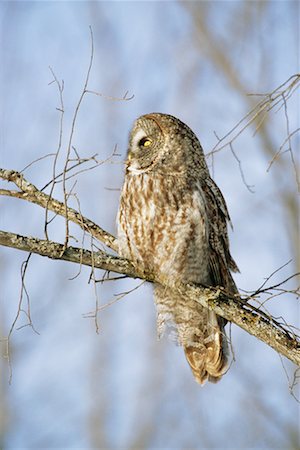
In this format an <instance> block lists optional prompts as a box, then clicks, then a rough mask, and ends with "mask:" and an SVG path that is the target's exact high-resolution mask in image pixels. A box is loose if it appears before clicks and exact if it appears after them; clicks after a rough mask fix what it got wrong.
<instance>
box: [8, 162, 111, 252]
mask: <svg viewBox="0 0 300 450" xmlns="http://www.w3.org/2000/svg"><path fill="white" fill-rule="evenodd" d="M0 178H2V179H3V180H6V181H11V182H13V183H14V184H15V185H16V186H17V187H18V188H19V189H20V190H21V191H11V190H6V189H0V195H6V196H9V197H16V198H20V199H22V200H26V201H28V202H31V203H35V204H36V205H39V206H41V207H42V208H44V209H47V210H50V211H53V212H54V213H56V214H58V215H60V216H63V217H66V214H67V217H68V220H70V221H71V222H74V223H76V224H77V225H79V226H80V227H81V228H82V229H83V230H84V231H87V232H88V233H90V234H91V235H92V236H93V237H95V238H96V239H98V240H99V241H101V242H103V243H104V244H105V245H106V246H107V247H109V248H111V249H112V250H115V251H117V245H116V238H115V237H114V236H112V235H111V234H109V233H108V232H107V231H104V230H103V229H102V228H101V227H99V225H97V224H96V223H95V222H93V221H92V220H90V219H87V218H86V217H84V216H82V214H80V213H79V212H78V211H76V210H75V209H73V208H70V207H67V209H66V205H65V203H63V202H60V201H58V200H55V199H54V198H53V197H51V196H49V195H47V194H45V193H44V192H42V191H39V190H38V189H37V187H36V186H34V185H33V184H31V183H29V181H27V180H26V179H25V178H24V176H23V175H22V174H21V173H19V172H16V171H15V170H6V169H0Z"/></svg>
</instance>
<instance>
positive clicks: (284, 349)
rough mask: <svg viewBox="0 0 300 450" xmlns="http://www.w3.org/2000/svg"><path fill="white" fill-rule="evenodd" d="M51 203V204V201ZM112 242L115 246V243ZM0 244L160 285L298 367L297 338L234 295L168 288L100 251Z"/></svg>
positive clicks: (37, 242) (12, 241)
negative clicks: (266, 346) (217, 317)
mask: <svg viewBox="0 0 300 450" xmlns="http://www.w3.org/2000/svg"><path fill="white" fill-rule="evenodd" d="M52 201H53V202H54V200H52ZM55 202H56V201H55ZM34 203H35V202H34ZM58 203H59V202H58ZM38 204H39V203H38ZM77 214H78V213H77ZM86 220H87V219H86ZM104 233H105V232H104ZM113 242H114V243H115V240H114V241H113ZM0 245H3V246H6V247H13V248H16V249H18V250H23V251H26V252H32V253H36V254H39V255H41V256H46V257H48V258H51V259H60V260H64V261H69V262H73V263H76V264H82V265H85V266H90V267H93V268H98V269H104V270H108V271H113V272H116V273H120V274H124V275H127V276H128V277H132V278H142V279H144V280H147V281H150V282H157V283H161V284H164V285H165V286H168V287H170V288H172V289H174V290H177V291H178V292H179V293H180V294H181V295H182V296H185V297H189V298H191V299H193V300H194V301H196V302H198V303H200V304H201V305H202V306H204V307H206V308H208V309H211V310H213V311H214V312H215V313H216V314H218V315H220V316H222V317H224V318H225V319H227V320H228V321H230V322H233V323H235V324H236V325H238V326H239V327H241V328H243V329H244V330H245V331H247V332H248V333H250V334H252V335H253V336H255V337H256V338H258V339H260V340H261V341H263V342H265V343H266V344H267V345H269V346H270V347H272V348H273V349H274V350H276V351H277V352H278V353H280V354H282V355H283V356H286V357H287V358H288V359H290V360H291V361H292V362H294V363H295V364H297V365H300V340H299V337H298V336H296V335H295V334H294V333H291V332H290V331H289V330H287V329H286V328H284V327H283V326H282V325H281V324H279V323H278V322H276V321H275V320H274V319H273V318H272V317H271V316H268V315H267V314H265V313H264V312H263V311H261V310H259V309H258V308H256V307H254V306H253V305H251V304H249V303H246V302H245V301H242V300H241V299H240V297H238V296H236V297H234V296H230V295H228V294H227V293H226V292H225V291H224V290H223V289H221V288H207V287H203V286H198V285H197V286H196V285H192V284H183V283H177V284H175V285H174V284H172V285H171V284H169V283H168V281H166V280H161V279H160V277H159V275H157V274H151V273H145V272H143V271H141V270H139V268H137V267H134V266H133V264H132V263H131V262H130V261H128V260H126V259H122V258H119V257H116V256H112V255H109V254H107V253H105V252H103V251H98V252H91V251H89V250H85V249H80V248H76V247H68V248H67V249H65V247H64V245H63V244H59V243H57V242H52V241H48V240H41V239H36V238H31V237H25V236H20V235H17V234H14V233H8V232H5V231H0Z"/></svg>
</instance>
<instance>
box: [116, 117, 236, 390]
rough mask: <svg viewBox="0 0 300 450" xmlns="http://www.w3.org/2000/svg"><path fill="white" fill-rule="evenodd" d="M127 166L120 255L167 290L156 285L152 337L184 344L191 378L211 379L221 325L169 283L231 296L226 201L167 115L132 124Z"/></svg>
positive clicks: (218, 363)
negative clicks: (194, 285) (156, 278)
mask: <svg viewBox="0 0 300 450" xmlns="http://www.w3.org/2000/svg"><path fill="white" fill-rule="evenodd" d="M125 165H126V171H125V180H124V185H123V188H122V192H121V197H120V205H119V211H118V218H117V223H118V246H119V253H120V255H121V256H122V257H124V258H127V259H129V260H131V261H132V262H133V264H134V265H136V266H138V267H139V268H141V269H143V270H147V271H150V272H152V273H156V274H159V276H160V279H161V280H164V281H165V282H166V281H167V282H168V283H167V284H168V286H169V287H167V288H166V287H165V286H163V285H162V284H161V285H160V284H156V285H155V286H154V299H155V303H156V309H157V331H158V336H159V337H161V336H162V335H164V334H166V335H168V336H170V337H171V339H174V340H176V342H177V344H179V345H180V346H182V347H183V349H184V352H185V356H186V359H187V361H188V364H189V365H190V367H191V370H192V372H193V375H194V377H195V379H196V381H197V382H199V383H200V384H204V383H205V381H206V380H209V381H211V382H216V381H218V380H219V379H220V378H221V377H222V375H223V374H224V373H225V372H226V371H227V369H228V361H229V356H230V355H229V346H228V340H227V338H226V334H225V331H224V327H225V325H226V322H225V320H224V319H223V318H222V317H220V316H217V315H216V314H215V313H214V312H213V311H210V310H208V309H207V308H204V307H202V306H201V305H199V304H198V303H197V302H195V301H193V300H191V299H189V298H185V297H184V296H182V295H179V294H178V293H177V292H176V289H175V288H174V289H172V288H171V287H172V285H173V284H174V285H175V284H176V283H177V282H183V283H199V284H201V285H206V286H222V287H223V288H225V290H226V291H227V292H228V293H230V294H235V293H237V288H236V286H235V283H234V281H233V278H232V275H231V272H230V271H238V268H237V266H236V264H235V262H234V260H233V259H232V257H231V255H230V251H229V241H228V234H227V222H230V218H229V214H228V211H227V207H226V203H225V200H224V198H223V196H222V193H221V191H220V190H219V188H218V187H217V185H216V184H215V182H214V181H213V180H212V178H211V177H210V174H209V170H208V167H207V164H206V161H205V157H204V153H203V150H202V147H201V145H200V142H199V141H198V139H197V137H196V135H195V134H194V133H193V131H192V130H191V129H190V128H189V127H188V126H187V125H185V124H184V123H183V122H181V121H180V120H179V119H177V118H176V117H173V116H171V115H167V114H161V113H151V114H146V115H144V116H141V117H139V118H138V119H137V120H136V121H135V123H134V125H133V128H132V131H131V133H130V138H129V149H128V155H127V160H126V164H125ZM170 286H171V287H170Z"/></svg>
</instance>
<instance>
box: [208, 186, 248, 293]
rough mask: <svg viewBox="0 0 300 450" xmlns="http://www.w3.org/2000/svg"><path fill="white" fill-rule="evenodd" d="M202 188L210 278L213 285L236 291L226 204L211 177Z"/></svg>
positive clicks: (234, 267)
mask: <svg viewBox="0 0 300 450" xmlns="http://www.w3.org/2000/svg"><path fill="white" fill-rule="evenodd" d="M203 190H204V193H205V197H206V205H207V215H208V223H209V244H210V257H209V268H210V275H211V280H212V283H213V284H214V285H215V286H223V287H224V288H225V289H226V290H227V291H228V292H231V293H236V292H237V287H236V285H235V282H234V280H233V278H232V275H231V273H230V271H233V272H238V271H239V269H238V267H237V265H236V263H235V261H234V260H233V258H232V256H231V254H230V250H229V239H228V231H227V223H229V224H230V225H231V222H230V216H229V213H228V210H227V206H226V203H225V200H224V197H223V195H222V193H221V191H220V189H219V188H218V186H217V185H216V183H215V182H214V181H213V180H212V179H211V178H208V179H206V182H205V186H203Z"/></svg>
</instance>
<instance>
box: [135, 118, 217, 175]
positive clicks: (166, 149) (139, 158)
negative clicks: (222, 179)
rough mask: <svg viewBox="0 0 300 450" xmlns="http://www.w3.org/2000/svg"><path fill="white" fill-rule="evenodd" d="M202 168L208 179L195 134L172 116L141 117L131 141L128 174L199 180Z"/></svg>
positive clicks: (136, 122) (136, 123)
mask: <svg viewBox="0 0 300 450" xmlns="http://www.w3.org/2000/svg"><path fill="white" fill-rule="evenodd" d="M199 167H201V170H202V171H203V173H204V172H205V174H206V175H207V173H208V169H207V166H206V162H205V158H204V154H203V150H202V148H201V145H200V142H199V141H198V139H197V137H196V135H195V134H194V133H193V131H192V130H191V129H190V128H189V127H188V126H187V125H186V124H185V123H183V122H181V121H180V120H179V119H177V118H176V117H173V116H171V115H169V114H161V113H151V114H146V115H144V116H141V117H139V118H138V119H137V120H136V121H135V123H134V126H133V129H132V131H131V133H130V138H129V149H128V156H127V161H126V170H127V173H128V174H129V173H131V174H133V175H138V174H141V173H147V172H156V173H158V172H159V173H162V174H163V175H164V176H167V175H170V176H184V177H186V176H187V175H188V176H191V175H192V174H193V173H194V174H195V176H196V175H197V174H198V173H199V171H198V169H197V168H199Z"/></svg>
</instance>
